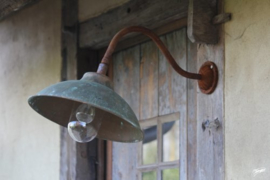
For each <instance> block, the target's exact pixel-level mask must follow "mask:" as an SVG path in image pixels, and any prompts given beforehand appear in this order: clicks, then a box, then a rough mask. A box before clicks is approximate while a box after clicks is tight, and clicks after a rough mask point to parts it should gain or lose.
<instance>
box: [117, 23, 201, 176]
mask: <svg viewBox="0 0 270 180" xmlns="http://www.w3.org/2000/svg"><path fill="white" fill-rule="evenodd" d="M161 39H162V41H163V42H164V43H165V45H166V46H167V47H168V49H169V51H170V52H171V53H172V55H173V57H174V58H175V59H176V61H177V63H178V64H179V65H180V66H181V67H182V68H183V69H188V70H190V71H196V60H194V57H196V52H197V51H196V48H195V45H194V44H191V43H190V42H189V40H188V38H187V35H186V29H185V28H183V29H180V30H177V31H174V32H171V33H168V34H166V35H164V36H161ZM189 62H190V63H189ZM194 66H195V67H194ZM113 81H114V87H115V91H116V92H117V93H119V94H120V96H122V97H123V98H124V99H125V100H126V101H127V102H128V103H129V105H130V106H131V107H132V109H133V110H134V112H135V113H136V115H137V117H138V119H139V121H140V124H141V126H142V128H143V129H144V133H145V138H144V141H143V142H141V143H134V144H126V143H116V142H114V143H113V160H112V162H113V165H112V168H113V170H112V171H113V172H112V174H113V178H112V179H113V180H154V179H159V180H161V179H163V180H174V179H180V176H181V175H182V174H183V173H186V172H185V171H186V165H184V164H186V157H187V148H186V147H187V132H186V131H187V129H186V128H187V118H188V117H187V111H188V103H187V97H188V93H187V92H188V91H187V89H190V91H192V89H196V88H194V83H193V84H189V86H188V82H187V81H188V80H187V79H186V78H183V77H181V76H180V75H178V74H177V73H176V72H175V71H174V70H173V69H172V68H171V67H170V65H169V64H168V63H167V61H166V59H165V57H164V56H163V54H161V52H160V51H159V50H158V48H157V47H156V45H155V44H154V43H153V42H151V41H149V42H145V43H142V44H139V45H136V46H134V47H131V48H129V49H126V50H122V51H120V52H118V53H116V54H115V55H114V59H113ZM195 85H196V84H195ZM191 101H192V100H191Z"/></svg>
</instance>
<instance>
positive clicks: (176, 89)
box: [158, 28, 187, 118]
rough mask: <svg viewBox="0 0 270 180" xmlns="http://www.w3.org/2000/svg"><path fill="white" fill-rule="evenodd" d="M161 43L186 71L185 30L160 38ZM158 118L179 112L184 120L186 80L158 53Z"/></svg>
mask: <svg viewBox="0 0 270 180" xmlns="http://www.w3.org/2000/svg"><path fill="white" fill-rule="evenodd" d="M161 39H162V41H163V42H164V43H165V45H166V46H167V48H168V50H169V51H170V52H171V54H172V56H173V57H174V58H175V60H176V62H177V63H178V64H179V65H180V66H181V67H182V68H183V69H186V63H187V61H186V28H183V29H182V30H178V31H175V32H172V33H169V34H167V35H165V36H162V38H161ZM158 79H159V88H158V90H159V91H158V95H159V116H162V115H165V114H170V113H173V112H177V111H180V112H181V113H180V114H183V115H180V116H181V117H183V118H185V115H186V113H185V106H186V78H184V77H182V76H180V75H179V74H178V73H177V72H175V70H173V68H172V67H171V65H170V64H169V63H168V62H167V60H166V58H165V57H164V55H163V54H162V53H161V52H160V51H159V78H158Z"/></svg>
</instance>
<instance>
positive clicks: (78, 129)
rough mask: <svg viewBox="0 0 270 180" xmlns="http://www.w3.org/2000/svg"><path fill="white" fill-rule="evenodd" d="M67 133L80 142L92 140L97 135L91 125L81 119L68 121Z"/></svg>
mask: <svg viewBox="0 0 270 180" xmlns="http://www.w3.org/2000/svg"><path fill="white" fill-rule="evenodd" d="M68 133H69V135H70V136H71V138H72V139H73V140H75V141H77V142H80V143H85V142H89V141H92V140H93V139H94V138H95V137H96V136H97V131H96V129H95V128H94V127H93V126H92V125H90V124H87V123H85V122H81V121H71V122H69V123H68Z"/></svg>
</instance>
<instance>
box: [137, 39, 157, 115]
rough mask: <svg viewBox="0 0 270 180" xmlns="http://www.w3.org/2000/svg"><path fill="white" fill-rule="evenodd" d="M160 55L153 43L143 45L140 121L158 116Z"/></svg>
mask: <svg viewBox="0 0 270 180" xmlns="http://www.w3.org/2000/svg"><path fill="white" fill-rule="evenodd" d="M158 53H159V50H158V48H157V47H156V45H155V44H154V43H153V42H151V41H150V42H146V43H144V44H142V45H141V62H140V119H149V118H152V117H156V116H158Z"/></svg>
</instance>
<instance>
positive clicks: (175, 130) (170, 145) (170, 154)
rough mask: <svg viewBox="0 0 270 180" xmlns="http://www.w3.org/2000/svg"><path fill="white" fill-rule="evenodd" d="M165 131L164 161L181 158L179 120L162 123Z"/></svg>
mask: <svg viewBox="0 0 270 180" xmlns="http://www.w3.org/2000/svg"><path fill="white" fill-rule="evenodd" d="M162 131H163V161H164V162H166V161H176V160H178V159H179V121H172V122H167V123H163V124H162Z"/></svg>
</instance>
